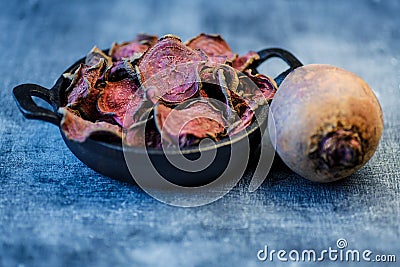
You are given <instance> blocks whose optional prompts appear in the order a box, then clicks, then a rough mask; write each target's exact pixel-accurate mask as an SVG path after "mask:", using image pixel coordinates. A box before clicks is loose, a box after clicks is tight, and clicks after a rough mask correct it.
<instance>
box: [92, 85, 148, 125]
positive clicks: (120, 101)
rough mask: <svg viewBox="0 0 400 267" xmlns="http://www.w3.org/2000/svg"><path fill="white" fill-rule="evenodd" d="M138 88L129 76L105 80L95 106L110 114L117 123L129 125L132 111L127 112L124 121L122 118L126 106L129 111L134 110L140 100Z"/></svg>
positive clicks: (131, 119) (105, 113)
mask: <svg viewBox="0 0 400 267" xmlns="http://www.w3.org/2000/svg"><path fill="white" fill-rule="evenodd" d="M138 90H139V88H138V86H137V85H136V84H135V82H134V81H133V80H132V79H129V78H126V79H123V80H121V81H118V82H107V83H106V86H105V87H104V89H103V90H102V93H101V94H100V96H99V99H98V101H97V108H98V110H99V111H100V112H101V113H102V114H104V115H112V116H113V117H114V119H115V121H116V122H117V123H118V124H119V125H121V126H124V127H125V128H126V127H129V126H130V125H131V124H132V123H133V113H131V112H129V114H130V115H131V116H129V117H130V118H126V121H124V118H125V114H126V113H127V110H128V108H129V111H135V110H136V109H137V108H138V106H139V105H140V103H141V102H142V97H141V96H140V93H139V92H138ZM136 93H138V94H136ZM127 117H128V116H127Z"/></svg>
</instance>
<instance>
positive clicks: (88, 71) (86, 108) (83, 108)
mask: <svg viewBox="0 0 400 267" xmlns="http://www.w3.org/2000/svg"><path fill="white" fill-rule="evenodd" d="M104 66H105V63H104V59H100V61H99V63H98V64H96V65H94V66H88V65H84V64H81V65H80V66H79V68H78V69H77V70H76V72H75V74H74V75H75V76H74V79H73V80H72V82H71V84H70V86H69V87H68V88H67V89H66V92H67V94H68V97H67V107H70V108H73V109H76V110H79V112H80V113H81V114H82V115H84V117H86V118H87V119H89V120H91V121H95V120H96V119H98V118H99V113H98V111H97V109H96V102H97V98H98V96H99V94H100V92H101V90H100V89H99V88H97V87H96V83H97V81H98V80H99V78H100V76H101V75H102V74H103V67H104Z"/></svg>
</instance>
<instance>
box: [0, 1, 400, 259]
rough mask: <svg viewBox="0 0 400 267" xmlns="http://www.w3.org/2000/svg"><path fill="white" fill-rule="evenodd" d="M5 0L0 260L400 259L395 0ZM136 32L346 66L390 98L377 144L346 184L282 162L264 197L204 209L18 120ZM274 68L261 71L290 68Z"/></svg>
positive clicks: (247, 196)
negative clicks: (288, 254) (24, 95)
mask: <svg viewBox="0 0 400 267" xmlns="http://www.w3.org/2000/svg"><path fill="white" fill-rule="evenodd" d="M1 2H2V3H1V4H2V5H1V6H2V8H1V10H0V32H1V35H0V47H1V51H3V56H2V60H1V65H2V67H1V70H0V78H1V79H0V89H1V90H0V141H1V143H0V153H1V154H0V178H1V180H0V183H1V187H0V266H88V265H90V266H111V265H117V266H263V265H274V264H276V265H278V264H283V265H285V266H286V265H288V266H289V265H291V264H290V263H289V262H287V263H282V262H278V261H277V260H276V258H275V261H274V262H269V261H267V262H260V261H258V260H257V256H256V254H257V251H258V250H260V249H261V248H263V247H264V245H268V247H269V248H270V249H276V250H278V249H285V250H287V251H290V250H292V249H296V250H299V251H301V250H303V249H315V250H319V251H320V250H323V249H328V247H330V246H331V247H332V248H337V247H336V240H337V239H339V238H345V239H346V240H347V242H348V248H349V249H359V250H364V249H370V250H371V251H373V255H376V254H397V262H398V261H400V242H399V237H400V226H399V220H400V216H399V215H400V193H399V192H400V181H399V178H400V168H399V167H400V166H399V153H400V146H399V142H400V112H399V110H398V104H399V98H400V93H399V92H400V68H399V67H400V50H399V49H400V16H399V13H400V2H399V1H395V0H394V1H382V2H381V1H330V2H329V3H326V1H258V2H256V1H246V2H245V3H240V2H239V1H238V2H233V1H226V2H222V1H154V0H144V1H135V2H133V1H85V2H84V1H46V2H45V1H43V2H42V1H1ZM137 32H148V33H154V34H158V35H163V34H166V33H174V34H176V35H179V36H181V37H182V39H187V38H190V37H192V36H194V35H197V34H198V33H199V32H214V33H221V34H222V35H223V36H224V37H225V38H226V40H227V41H228V42H229V43H230V44H231V47H232V48H233V49H234V50H235V51H237V52H240V53H243V52H246V51H247V50H249V49H254V50H258V49H261V48H264V47H271V46H279V47H284V48H286V49H288V50H290V51H292V52H293V53H295V54H296V55H297V56H298V57H299V58H300V59H301V60H302V61H303V62H304V63H306V64H308V63H328V64H332V65H337V66H340V67H343V68H346V69H349V70H351V71H353V72H355V73H357V74H358V75H360V76H361V77H363V78H364V79H365V80H366V81H367V82H368V83H369V84H370V85H371V87H372V88H373V89H374V90H375V92H376V94H377V96H378V98H379V100H380V102H381V104H382V108H383V112H384V117H385V131H384V134H383V138H382V141H381V143H380V146H379V148H378V150H377V152H376V154H375V156H374V157H373V159H372V160H371V161H370V162H369V163H368V164H367V165H366V166H365V167H364V168H362V169H361V170H360V171H358V172H357V173H356V174H354V175H353V176H351V177H349V178H348V179H346V180H344V181H342V182H337V183H333V184H324V185H320V184H314V183H311V182H308V181H306V180H304V179H301V178H300V177H299V176H297V175H295V174H294V173H292V172H290V171H289V170H287V169H286V168H283V167H281V168H275V169H274V170H273V171H272V172H271V174H270V175H269V176H268V178H267V180H266V181H265V182H264V184H263V185H262V187H261V188H260V189H258V190H257V191H256V192H254V193H250V192H248V190H247V185H248V183H247V182H242V183H240V184H239V185H238V186H236V187H235V188H234V190H232V191H231V192H230V193H229V194H228V195H226V196H225V197H223V198H222V199H220V200H218V201H216V202H214V203H212V204H209V205H206V206H202V207H198V208H177V207H172V206H168V205H166V204H162V203H160V202H158V201H156V200H154V199H152V198H151V197H150V196H148V195H147V194H146V193H144V192H143V191H142V190H141V189H139V188H138V187H136V186H131V185H127V184H124V183H120V182H116V181H112V180H110V179H109V178H107V177H104V176H101V175H99V174H97V173H95V172H94V171H92V170H91V169H89V168H87V167H86V166H85V165H83V164H82V163H81V162H80V161H79V160H78V159H76V158H75V157H74V156H73V155H72V153H71V152H70V151H69V150H68V148H67V147H66V146H65V144H64V143H63V141H62V139H61V137H60V133H59V131H58V128H57V127H55V126H53V125H51V124H48V123H45V122H41V121H30V120H26V119H24V118H23V117H22V115H21V114H20V112H19V111H18V109H17V107H16V105H15V104H14V100H13V99H12V96H11V90H12V88H13V87H14V86H16V85H18V84H21V83H26V82H33V83H38V84H41V85H44V86H46V87H51V86H52V84H53V82H54V81H55V80H56V79H57V78H58V76H59V75H60V74H61V73H62V72H63V71H64V69H65V68H66V67H68V66H69V65H70V64H72V63H73V62H74V61H75V60H76V59H78V58H80V57H81V56H82V55H84V54H86V52H87V51H89V50H90V49H91V47H92V46H93V45H94V44H96V45H98V46H99V47H102V48H107V47H109V45H110V44H111V43H112V42H113V41H125V40H130V39H132V38H133V36H134V35H135V34H136V33H137ZM273 62H274V63H273V64H271V67H270V68H268V67H264V68H263V71H265V72H266V73H267V74H270V75H274V74H275V73H277V72H278V71H281V70H282V68H284V67H285V66H284V65H283V64H281V63H279V62H278V61H273ZM303 264H305V265H307V264H308V263H303ZM323 264H324V265H338V264H340V262H338V261H336V262H334V261H328V260H325V262H323ZM351 264H353V263H351ZM375 264H377V263H375ZM384 265H385V264H378V265H376V266H384ZM371 266H372V265H371Z"/></svg>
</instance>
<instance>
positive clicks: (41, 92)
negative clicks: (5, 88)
mask: <svg viewBox="0 0 400 267" xmlns="http://www.w3.org/2000/svg"><path fill="white" fill-rule="evenodd" d="M13 93H14V98H15V101H16V102H17V106H18V108H19V110H20V111H21V112H22V114H23V115H24V117H25V118H28V119H37V120H44V121H48V122H51V123H53V124H55V125H57V126H59V125H60V121H61V119H60V116H59V115H58V114H57V113H56V112H54V111H51V110H49V109H45V108H43V107H40V106H38V105H37V104H36V103H35V101H33V98H32V97H33V96H36V97H39V98H41V99H43V100H44V101H46V102H47V103H49V104H50V105H52V106H53V107H55V106H56V105H55V102H54V100H53V94H52V91H51V90H49V89H47V88H44V87H42V86H40V85H37V84H21V85H18V86H16V87H15V88H14V90H13Z"/></svg>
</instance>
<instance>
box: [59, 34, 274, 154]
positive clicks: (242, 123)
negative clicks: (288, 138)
mask: <svg viewBox="0 0 400 267" xmlns="http://www.w3.org/2000/svg"><path fill="white" fill-rule="evenodd" d="M258 59H259V56H258V54H257V53H255V52H252V51H250V52H249V53H247V54H245V55H243V56H240V57H238V56H237V54H235V53H233V52H232V51H231V49H230V48H229V46H228V44H227V43H226V42H225V41H224V40H223V39H222V37H221V36H219V35H211V34H200V35H199V36H197V37H195V38H193V39H191V40H189V41H187V42H186V43H182V41H181V40H180V39H179V38H178V37H176V36H173V35H166V36H164V37H162V38H160V39H158V38H157V37H156V36H153V35H146V34H139V35H137V36H136V38H135V39H134V40H133V41H131V42H125V43H121V44H116V43H114V44H113V46H112V48H111V49H110V51H109V53H108V55H107V53H105V52H104V51H102V50H100V49H99V48H97V47H94V48H93V49H92V50H91V51H90V52H89V53H88V54H87V56H86V58H85V61H84V63H83V64H80V65H79V67H78V68H77V69H76V70H75V71H74V72H73V73H65V74H64V77H65V78H67V79H69V80H70V85H69V87H68V88H67V89H66V92H65V93H66V95H65V100H63V101H64V103H63V106H64V108H61V109H60V114H62V115H63V120H62V123H61V127H62V130H63V131H64V133H65V135H66V136H67V138H69V139H71V140H75V141H77V142H84V141H85V140H86V139H87V138H89V137H91V138H96V140H102V141H109V140H111V141H116V140H117V141H119V142H121V141H122V142H124V143H125V144H127V145H129V146H141V147H144V146H145V147H151V148H161V147H162V146H172V147H188V146H193V145H196V144H198V143H199V142H200V141H201V140H202V139H204V138H211V139H213V140H215V141H218V140H221V139H223V138H225V137H227V136H232V135H235V134H238V133H240V132H243V131H244V130H245V129H246V128H247V127H248V126H249V125H251V124H252V123H253V122H254V118H255V114H256V113H257V109H259V108H261V107H263V106H264V105H266V104H267V103H268V102H269V101H271V99H272V98H273V96H274V94H275V92H276V89H277V86H276V83H275V82H274V80H272V79H271V78H269V77H267V76H265V75H263V74H252V72H251V70H250V69H249V68H250V67H251V65H252V63H253V62H254V61H255V60H258ZM122 133H124V140H122ZM110 138H111V139H110Z"/></svg>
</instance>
